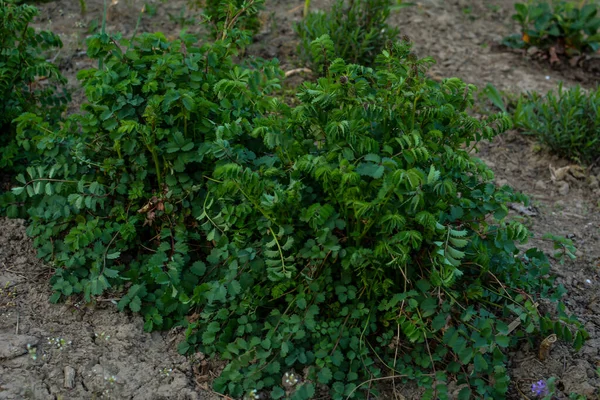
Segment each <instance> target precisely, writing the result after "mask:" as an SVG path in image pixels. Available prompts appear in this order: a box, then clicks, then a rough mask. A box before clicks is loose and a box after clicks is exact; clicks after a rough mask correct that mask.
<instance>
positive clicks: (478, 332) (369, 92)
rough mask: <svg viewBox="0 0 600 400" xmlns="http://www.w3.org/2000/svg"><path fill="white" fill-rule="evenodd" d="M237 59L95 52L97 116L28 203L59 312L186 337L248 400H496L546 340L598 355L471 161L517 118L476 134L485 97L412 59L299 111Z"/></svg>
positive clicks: (271, 80)
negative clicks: (216, 360) (513, 367)
mask: <svg viewBox="0 0 600 400" xmlns="http://www.w3.org/2000/svg"><path fill="white" fill-rule="evenodd" d="M319 46H321V47H322V48H323V49H325V48H328V47H330V46H332V43H331V42H330V39H328V38H327V37H322V38H320V39H319V40H318V41H316V42H315V43H314V44H313V47H315V48H317V47H319ZM235 48H236V46H235V45H233V44H232V42H231V41H230V40H229V39H228V40H225V41H217V42H215V43H213V44H203V45H199V44H197V43H195V42H194V40H193V38H191V37H189V36H183V38H182V40H179V41H174V42H169V41H167V40H166V39H165V38H164V36H162V35H160V34H153V35H150V34H145V35H141V36H140V37H139V38H136V39H135V40H134V41H131V42H128V41H120V42H119V40H118V38H112V37H110V36H108V35H105V34H100V35H96V36H94V37H92V38H91V39H90V41H89V43H88V52H89V55H90V56H91V57H92V58H96V59H100V60H102V65H103V68H101V69H91V70H87V71H83V72H81V73H80V74H79V77H80V78H81V79H82V83H83V86H84V88H85V90H86V96H87V99H88V101H87V103H86V104H84V106H83V108H82V113H80V114H76V115H73V116H72V117H70V118H69V120H68V121H67V123H66V124H65V126H64V127H63V128H62V129H61V130H58V131H56V132H47V133H46V134H45V136H44V139H43V141H51V142H53V143H57V144H59V145H60V146H59V148H60V153H59V154H57V155H54V156H52V157H48V158H46V159H44V162H43V163H42V162H40V164H39V165H38V166H37V168H28V169H27V173H26V175H21V176H19V180H20V181H21V182H22V183H23V186H22V187H19V188H15V189H14V191H15V192H16V193H27V195H28V196H30V197H32V198H34V199H36V202H35V205H34V206H33V207H31V208H30V209H29V213H30V215H31V224H30V226H29V227H28V233H29V234H30V235H31V236H32V237H33V238H34V244H35V246H36V248H37V249H38V255H39V256H40V257H42V258H43V259H44V260H45V261H47V262H48V263H50V264H51V265H54V268H55V273H54V276H53V278H52V281H51V282H52V285H53V286H52V287H53V291H54V294H53V296H52V300H53V301H59V300H60V299H61V298H64V297H65V296H70V295H73V294H82V295H83V296H84V298H85V300H86V301H91V300H92V298H93V297H94V296H98V295H102V294H103V293H106V292H112V294H111V296H115V297H119V298H120V301H119V303H118V306H119V308H120V309H121V310H124V309H126V308H127V309H130V310H131V311H134V312H140V313H142V314H143V316H144V319H145V329H147V330H153V329H168V328H171V327H173V326H182V327H184V328H185V329H186V340H185V341H183V342H182V343H180V345H179V350H180V352H181V353H184V354H185V353H194V352H195V351H201V352H203V353H204V354H207V355H209V356H211V357H220V358H222V359H225V360H228V361H229V363H228V364H227V366H226V367H225V368H224V370H223V371H222V373H221V375H220V376H219V377H218V378H217V379H216V380H215V382H214V387H215V389H216V390H217V391H219V392H222V393H228V394H230V395H231V396H233V397H236V398H239V397H242V396H247V398H255V397H254V396H259V395H262V396H264V397H265V398H274V399H277V398H282V397H284V396H289V397H290V398H293V399H308V398H312V397H314V396H315V395H316V394H317V393H321V392H328V393H329V394H330V395H331V397H332V398H334V399H343V398H347V397H350V398H365V397H366V396H367V395H368V392H369V391H373V390H374V389H369V386H370V385H367V384H364V383H369V382H370V381H369V380H370V379H373V378H377V377H384V376H388V375H390V374H396V375H401V376H402V378H399V379H400V380H402V381H406V380H413V381H416V382H417V383H418V384H419V385H421V386H423V387H425V388H426V391H425V394H424V398H449V394H448V387H447V384H448V383H449V382H451V381H452V382H456V384H457V385H459V386H460V385H463V384H465V387H464V388H463V389H462V390H461V391H460V398H465V399H466V398H471V397H475V396H477V397H488V398H489V397H495V398H498V397H501V396H503V395H504V394H505V393H506V391H507V389H508V383H509V377H508V375H507V370H506V366H505V364H506V355H505V353H504V351H503V349H505V348H507V347H509V346H511V345H514V344H516V343H517V342H519V341H523V340H529V341H532V342H533V341H534V340H535V335H536V333H539V332H541V333H543V334H547V333H549V332H553V333H556V334H557V335H558V336H559V337H561V338H562V339H564V340H566V341H568V342H573V343H574V344H575V346H576V347H579V346H581V344H582V342H583V340H584V339H585V337H586V333H585V331H584V330H583V329H582V327H581V325H580V324H579V323H578V322H577V321H576V320H575V319H573V318H571V317H569V316H567V315H566V314H565V311H564V308H563V307H561V306H559V307H558V318H557V320H556V321H554V320H553V319H551V318H550V317H549V316H547V315H542V314H541V313H540V311H539V310H538V308H537V304H538V300H539V299H540V298H541V297H551V298H554V299H556V298H557V297H558V296H559V295H560V294H561V291H560V290H557V289H555V288H554V287H553V285H552V279H551V278H550V277H549V276H548V273H549V264H548V260H547V259H546V258H545V256H544V255H543V254H542V253H541V252H539V251H538V250H536V249H531V250H528V251H527V252H525V253H521V252H519V250H518V248H517V246H516V244H517V243H518V242H523V241H525V240H526V239H527V237H528V232H527V229H526V228H525V227H524V226H523V225H521V224H519V223H517V222H513V221H509V220H507V214H508V207H507V204H508V203H509V202H518V201H526V199H525V198H524V197H523V196H522V195H520V194H517V193H514V192H513V191H512V190H511V189H510V188H508V187H503V188H497V187H496V186H495V185H494V184H493V182H492V179H493V174H492V172H491V171H490V170H489V169H488V168H487V167H486V166H485V165H484V164H483V163H482V162H480V161H478V160H476V159H473V158H471V157H470V155H469V151H468V147H469V146H473V145H475V144H476V143H477V142H478V141H480V140H483V139H491V138H493V137H494V136H495V135H497V134H499V133H501V132H503V131H504V130H505V129H507V128H509V127H510V125H511V124H510V118H508V117H507V116H506V115H496V116H490V117H489V118H488V119H487V120H484V121H479V120H477V119H475V118H473V117H471V116H469V115H468V113H467V111H468V109H469V108H470V107H471V106H472V104H473V90H474V87H472V86H471V85H467V84H465V83H464V82H462V81H460V80H459V79H456V78H452V79H446V80H443V81H442V82H439V83H438V82H435V81H432V80H429V79H427V78H426V77H425V71H426V69H427V67H428V65H429V64H430V63H431V62H432V60H431V59H423V60H418V59H416V58H415V57H414V56H413V55H412V54H411V45H410V43H408V42H400V43H398V44H396V45H393V46H390V47H389V48H387V49H386V50H384V51H383V52H382V53H381V54H380V55H379V56H378V57H377V60H376V68H374V69H372V68H367V67H363V66H359V65H356V64H349V63H346V62H345V61H343V60H342V59H335V60H334V61H333V62H332V63H331V64H330V65H328V68H326V70H325V71H326V73H325V76H323V77H322V78H320V79H319V80H318V81H317V82H314V83H305V84H304V85H303V86H302V87H301V88H300V89H298V93H297V96H298V100H299V101H300V104H299V105H298V106H296V107H293V108H292V107H290V106H287V105H286V104H285V102H283V101H281V100H279V99H277V98H276V97H272V96H271V95H270V93H272V92H273V91H275V90H278V88H279V79H280V78H281V76H282V73H281V71H280V70H279V68H278V66H277V64H276V63H275V62H267V61H262V60H255V61H252V63H249V62H246V61H242V62H241V63H240V64H236V63H234V62H233V61H232V57H234V56H235V52H234V51H235ZM37 126H38V124H37V122H36V117H35V115H33V114H25V115H24V116H23V117H22V118H21V119H20V129H24V130H35V129H36V127H37ZM40 143H42V139H40ZM41 147H43V146H41ZM188 316H189V317H188ZM515 321H516V323H515Z"/></svg>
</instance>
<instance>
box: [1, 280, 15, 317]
mask: <svg viewBox="0 0 600 400" xmlns="http://www.w3.org/2000/svg"><path fill="white" fill-rule="evenodd" d="M16 297H17V292H16V290H14V289H13V287H11V286H10V281H9V282H6V283H5V284H4V287H2V288H0V310H2V311H4V310H8V309H9V308H12V307H14V306H15V298H16Z"/></svg>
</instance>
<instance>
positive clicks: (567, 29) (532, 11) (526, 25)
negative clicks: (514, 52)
mask: <svg viewBox="0 0 600 400" xmlns="http://www.w3.org/2000/svg"><path fill="white" fill-rule="evenodd" d="M578 3H579V2H574V1H565V0H557V1H553V2H548V1H540V0H536V1H534V2H529V3H516V4H515V10H516V11H517V12H516V14H514V15H513V19H514V20H515V21H517V22H518V23H519V25H521V33H520V34H516V35H512V36H508V37H506V38H505V39H504V44H505V45H507V46H509V47H516V48H529V47H531V46H536V47H539V48H540V49H543V50H547V49H549V48H550V47H555V48H556V49H559V51H560V52H563V51H564V53H566V54H567V55H568V56H573V55H579V54H582V53H594V52H596V51H598V49H600V32H599V29H600V16H599V15H598V10H599V8H598V7H599V6H598V4H597V3H595V2H584V3H586V4H584V5H581V4H578Z"/></svg>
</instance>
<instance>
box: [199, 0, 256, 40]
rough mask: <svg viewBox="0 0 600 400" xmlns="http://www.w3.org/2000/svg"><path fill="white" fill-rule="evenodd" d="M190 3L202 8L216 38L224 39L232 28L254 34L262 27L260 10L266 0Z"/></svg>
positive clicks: (218, 0)
mask: <svg viewBox="0 0 600 400" xmlns="http://www.w3.org/2000/svg"><path fill="white" fill-rule="evenodd" d="M188 3H189V4H190V5H191V6H192V7H196V8H198V7H200V8H202V10H203V15H204V19H205V21H207V22H208V25H209V27H210V31H211V35H212V36H213V38H215V39H217V38H218V39H223V38H224V36H227V35H229V34H230V31H231V30H235V31H237V32H240V31H245V32H247V33H248V35H252V34H254V33H256V32H258V30H259V29H260V27H261V21H260V18H259V12H260V11H261V10H262V9H264V0H189V1H188Z"/></svg>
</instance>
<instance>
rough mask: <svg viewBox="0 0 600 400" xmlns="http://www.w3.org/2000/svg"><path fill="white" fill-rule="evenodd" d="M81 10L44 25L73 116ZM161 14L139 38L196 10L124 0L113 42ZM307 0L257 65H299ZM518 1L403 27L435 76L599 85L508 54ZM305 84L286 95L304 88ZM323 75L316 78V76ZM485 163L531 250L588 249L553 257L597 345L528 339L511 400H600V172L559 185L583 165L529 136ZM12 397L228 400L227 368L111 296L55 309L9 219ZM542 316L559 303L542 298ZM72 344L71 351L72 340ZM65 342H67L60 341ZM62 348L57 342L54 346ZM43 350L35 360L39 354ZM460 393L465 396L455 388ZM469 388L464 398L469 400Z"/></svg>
mask: <svg viewBox="0 0 600 400" xmlns="http://www.w3.org/2000/svg"><path fill="white" fill-rule="evenodd" d="M86 3H87V12H86V13H85V15H82V14H81V9H80V6H79V2H74V1H70V0H61V1H54V2H50V3H46V4H40V5H39V8H40V16H39V17H38V22H37V27H38V28H43V29H52V30H53V31H55V32H56V33H58V34H60V35H61V38H62V40H63V42H64V43H65V46H64V48H63V49H62V50H61V51H60V53H58V54H56V55H55V58H56V62H57V63H59V65H60V67H61V69H62V71H63V73H64V74H65V75H66V76H67V77H68V78H69V82H70V86H71V88H72V89H74V96H73V97H74V102H73V105H72V106H71V109H70V111H75V110H77V109H78V107H79V105H80V104H81V102H82V101H83V93H82V91H81V89H79V90H77V86H76V79H75V75H76V73H77V71H79V70H80V69H83V68H89V67H92V66H93V64H92V62H91V61H90V60H89V59H87V58H86V56H85V53H84V41H85V37H86V36H87V35H89V34H90V33H92V32H93V31H94V29H98V28H97V27H98V26H99V21H101V16H102V12H103V4H104V3H103V1H102V0H87V1H86ZM146 3H148V4H147V5H146V10H147V11H148V10H152V8H149V7H148V5H150V6H151V7H152V6H153V7H155V11H156V13H155V15H153V16H150V15H149V13H147V14H144V16H143V17H142V19H141V23H140V26H139V31H140V32H143V31H148V32H151V31H162V32H164V33H165V34H166V35H167V37H171V38H175V37H177V36H178V34H179V32H180V30H181V29H182V28H183V27H184V25H185V29H186V30H187V31H188V32H198V31H200V28H199V27H198V26H195V25H186V24H187V22H186V20H188V19H189V17H190V15H191V14H190V12H189V11H186V1H185V0H172V1H169V2H166V3H163V2H160V1H157V0H154V1H152V0H150V1H146V2H144V1H140V0H124V1H122V2H120V3H117V4H116V5H115V6H113V7H112V8H111V10H110V19H109V21H108V23H107V30H108V31H109V32H119V33H121V34H122V35H123V36H124V37H131V36H132V34H133V33H134V31H135V26H136V23H137V20H138V16H139V12H140V10H141V9H142V6H144V4H146ZM303 3H304V2H303V1H301V0H294V1H283V0H272V1H267V5H266V10H265V12H263V15H264V18H263V21H264V24H263V29H262V30H261V31H260V32H259V33H258V35H257V36H256V38H255V43H253V44H252V45H251V46H250V47H249V49H248V53H249V54H250V55H255V56H260V57H264V58H272V57H277V58H279V59H280V60H281V64H282V67H283V69H284V70H289V69H292V68H295V67H298V66H299V64H298V61H297V59H296V57H295V49H296V46H297V40H296V38H295V35H294V32H293V27H292V24H293V23H294V22H295V21H298V20H299V19H300V18H301V12H302V5H303ZM330 3H331V1H326V0H324V1H316V0H315V1H313V4H312V7H313V8H321V9H326V8H327V6H328V5H329V4H330ZM514 3H515V1H508V0H497V1H492V0H490V1H483V2H482V1H476V0H452V1H443V0H422V1H421V2H419V3H417V5H416V6H413V7H408V8H405V9H403V10H401V11H400V12H398V13H395V14H394V15H393V16H392V18H391V23H392V24H395V25H397V26H399V27H400V29H401V34H403V35H408V36H409V37H410V38H411V39H412V40H413V41H414V43H415V50H416V52H417V53H418V55H420V56H432V57H434V58H435V59H436V60H437V64H436V65H435V66H434V67H433V68H432V70H431V71H430V75H431V77H432V78H433V79H440V78H443V77H451V76H457V77H459V78H462V79H464V80H465V81H467V82H469V83H473V84H475V85H477V86H478V87H480V88H482V87H484V86H485V84H486V83H488V82H489V83H492V84H494V85H495V86H496V87H497V88H498V89H500V90H507V91H512V92H515V93H518V92H523V91H530V90H535V91H538V92H540V93H544V92H546V91H548V90H551V89H555V88H556V86H557V83H558V82H559V81H564V82H565V86H572V85H574V84H576V83H580V84H583V85H584V86H590V85H592V84H593V83H594V82H597V81H598V75H597V74H595V73H594V72H586V71H581V70H575V69H569V68H566V67H564V68H559V69H552V68H550V67H549V66H546V65H543V64H540V63H536V62H533V61H531V60H528V59H526V58H525V55H523V54H519V53H516V52H511V51H506V50H503V49H501V48H500V47H499V46H498V43H499V42H500V40H501V39H502V37H504V36H506V35H508V34H510V33H513V32H515V31H516V29H517V26H516V25H515V24H514V23H513V22H512V20H511V19H510V15H511V14H512V10H513V5H514ZM300 78H301V77H300V76H295V77H294V78H292V80H291V81H288V82H286V85H287V86H289V87H293V86H294V85H295V84H297V83H299V81H300ZM306 78H310V77H306ZM478 150H479V152H478V153H477V154H476V156H477V157H480V158H482V159H483V160H484V161H485V162H486V163H487V164H488V165H489V166H490V167H491V168H492V170H493V171H494V172H495V174H496V183H497V184H499V185H503V184H509V185H511V186H513V187H514V188H515V189H517V190H520V191H523V192H524V193H526V194H528V195H530V196H531V199H532V206H531V207H530V208H528V209H521V208H518V207H517V208H516V210H515V211H514V212H513V214H514V216H515V217H516V218H522V219H523V220H524V221H525V222H526V224H527V225H528V227H529V228H530V229H531V231H532V232H533V233H534V238H533V239H532V240H531V241H530V243H528V246H537V247H539V248H541V249H542V250H544V251H545V252H546V253H547V254H551V253H552V243H550V242H547V241H544V240H543V239H542V236H543V234H545V233H553V234H555V235H562V236H568V237H570V238H572V240H573V241H574V243H575V245H576V246H577V248H578V253H577V255H578V258H577V260H575V261H573V262H566V263H565V264H564V265H561V264H560V263H558V262H556V261H555V260H553V261H552V262H553V267H552V270H553V272H554V273H555V274H556V275H557V276H558V279H557V283H558V284H562V285H564V286H565V287H566V289H567V291H568V294H567V296H566V298H565V299H564V302H565V304H566V306H567V310H568V311H569V312H571V313H574V314H575V315H577V316H578V317H579V318H580V320H581V321H582V322H583V323H584V324H585V327H586V329H587V331H588V333H589V334H590V339H589V340H588V341H587V342H586V343H585V345H584V346H583V348H582V349H581V350H580V351H579V352H577V353H575V352H574V351H573V350H572V349H571V348H570V346H569V345H567V344H563V343H557V344H555V345H554V347H553V348H552V350H551V352H550V355H549V357H548V358H547V359H546V360H545V361H544V362H542V361H539V359H538V358H537V352H538V348H537V346H538V345H539V342H540V340H541V339H542V338H536V339H535V340H534V341H533V343H534V345H533V346H532V345H530V344H529V343H528V341H526V340H523V341H522V342H521V344H520V345H519V346H518V347H517V348H516V349H514V350H512V351H511V352H510V353H509V359H510V362H509V370H510V375H511V378H512V385H511V389H510V391H509V394H508V396H507V397H508V398H510V399H519V398H524V397H523V396H524V395H525V396H528V397H533V396H531V384H532V383H533V382H536V381H538V380H541V379H548V378H550V377H556V379H557V380H556V382H557V387H558V389H559V391H560V394H562V395H564V396H568V394H569V393H571V392H574V393H578V394H580V395H583V396H585V397H586V398H591V399H593V398H598V393H599V389H600V376H599V375H598V373H597V372H596V369H597V368H598V367H599V366H600V355H599V351H600V274H599V271H600V204H599V200H598V199H600V189H599V188H598V181H599V180H600V166H598V165H596V166H595V167H592V168H589V169H588V170H587V171H586V176H585V177H575V176H570V175H567V176H565V177H564V179H562V180H560V181H556V180H554V181H553V180H552V179H551V173H550V166H552V167H553V168H558V167H562V166H566V165H569V163H568V162H566V161H565V160H561V159H559V158H556V157H554V156H551V155H549V154H548V153H546V152H545V151H544V150H543V149H539V148H538V147H537V146H536V145H535V143H534V142H532V141H531V140H530V139H529V138H527V137H524V136H522V135H519V134H517V133H515V132H509V133H508V134H505V135H503V136H501V137H499V138H497V140H495V141H494V142H493V143H482V144H481V145H480V146H479V149H478ZM0 225H1V226H2V229H1V230H0V288H2V289H3V292H2V293H1V294H0V400H4V399H15V400H17V399H27V398H30V399H90V398H114V399H202V398H218V397H217V396H216V395H214V394H212V393H211V392H210V391H209V390H208V388H209V381H210V379H211V378H213V377H214V376H216V375H218V370H215V369H214V368H212V366H213V364H207V362H206V360H203V361H202V360H196V361H194V360H193V359H186V358H184V357H182V356H180V355H178V354H177V352H176V344H177V342H178V340H179V339H181V338H182V333H181V332H177V331H172V332H162V333H160V332H155V333H152V334H148V333H144V332H143V331H142V326H143V321H142V320H141V318H140V317H139V316H131V315H128V314H125V313H120V312H118V311H117V309H116V306H115V305H114V304H113V302H112V301H111V299H108V298H103V299H101V300H102V301H97V302H95V304H94V305H93V306H89V307H88V306H85V305H83V304H79V303H77V302H78V301H79V300H78V299H73V300H72V301H70V302H69V303H68V304H60V305H52V304H49V303H48V298H49V295H50V289H49V285H48V279H49V276H50V274H51V270H50V268H48V267H46V266H44V265H42V263H41V262H40V261H39V260H37V258H36V257H35V253H34V250H33V249H32V246H31V244H30V242H29V240H28V239H27V237H26V234H25V226H24V222H23V221H19V220H7V219H0ZM540 307H541V309H542V310H543V309H544V308H546V307H547V305H546V304H544V303H543V302H542V304H540ZM60 339H63V340H64V342H62V344H61V342H60ZM57 340H58V343H57ZM49 342H50V343H49ZM28 344H29V345H30V346H31V348H32V349H34V348H35V358H36V359H35V360H34V359H33V358H34V353H33V350H31V351H29V350H28V349H27V345H28ZM382 386H383V394H382V396H381V397H380V398H389V399H401V398H406V399H418V398H420V394H421V392H420V391H419V390H418V389H416V388H415V387H414V386H412V385H402V384H400V383H399V382H396V384H395V385H392V383H391V381H390V382H388V383H385V384H384V385H382ZM450 389H451V390H450V393H451V394H452V393H453V388H452V387H451V388H450ZM459 389H460V388H454V393H457V392H458V390H459Z"/></svg>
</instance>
